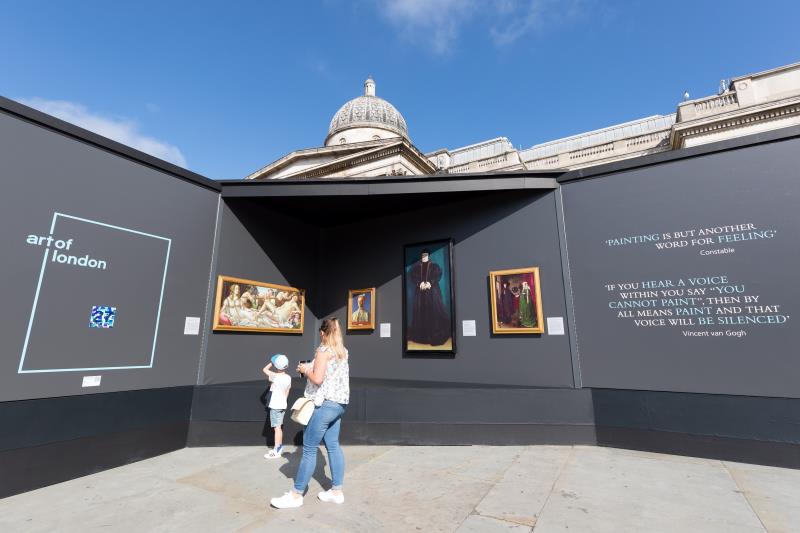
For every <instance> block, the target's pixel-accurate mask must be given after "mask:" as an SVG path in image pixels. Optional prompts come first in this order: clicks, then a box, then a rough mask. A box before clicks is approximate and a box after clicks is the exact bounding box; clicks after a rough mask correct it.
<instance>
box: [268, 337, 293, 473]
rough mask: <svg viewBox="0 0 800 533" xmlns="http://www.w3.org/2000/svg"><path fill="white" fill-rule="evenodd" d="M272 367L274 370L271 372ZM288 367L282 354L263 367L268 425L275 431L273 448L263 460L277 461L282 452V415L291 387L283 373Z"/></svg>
mask: <svg viewBox="0 0 800 533" xmlns="http://www.w3.org/2000/svg"><path fill="white" fill-rule="evenodd" d="M273 365H274V366H275V370H274V371H273V370H272V367H273ZM288 366H289V358H288V357H286V356H285V355H283V354H282V353H276V354H275V355H273V356H272V357H271V358H270V362H269V363H268V364H267V366H265V367H264V374H266V376H267V379H269V381H270V383H272V384H271V385H270V386H269V390H270V392H272V395H271V396H270V399H269V424H270V426H272V428H273V429H274V430H275V447H274V448H273V449H272V450H270V451H269V452H268V453H266V454H264V458H265V459H277V458H278V457H280V456H281V452H282V451H283V415H284V414H285V413H286V406H287V398H288V397H289V389H290V388H291V386H292V376H290V375H289V374H287V373H286V372H285V370H286V368H287V367H288Z"/></svg>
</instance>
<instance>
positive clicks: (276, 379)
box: [269, 374, 292, 409]
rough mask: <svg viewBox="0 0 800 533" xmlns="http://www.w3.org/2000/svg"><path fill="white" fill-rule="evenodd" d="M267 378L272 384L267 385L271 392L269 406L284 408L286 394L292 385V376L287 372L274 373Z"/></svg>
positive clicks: (271, 407)
mask: <svg viewBox="0 0 800 533" xmlns="http://www.w3.org/2000/svg"><path fill="white" fill-rule="evenodd" d="M269 380H270V381H271V382H272V385H270V386H269V390H270V391H271V392H272V396H271V397H270V399H269V408H270V409H286V396H287V395H288V393H289V388H290V387H291V386H292V376H290V375H289V374H274V375H273V376H270V378H269Z"/></svg>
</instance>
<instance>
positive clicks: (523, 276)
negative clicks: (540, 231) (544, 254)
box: [489, 267, 544, 334]
mask: <svg viewBox="0 0 800 533" xmlns="http://www.w3.org/2000/svg"><path fill="white" fill-rule="evenodd" d="M489 283H490V285H491V293H492V333H496V334H503V333H544V322H543V320H544V318H543V317H542V298H541V289H540V287H539V267H528V268H515V269H512V270H496V271H494V272H490V273H489Z"/></svg>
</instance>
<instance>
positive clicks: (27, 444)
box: [0, 386, 194, 498]
mask: <svg viewBox="0 0 800 533" xmlns="http://www.w3.org/2000/svg"><path fill="white" fill-rule="evenodd" d="M193 388H194V387H192V386H186V387H175V388H160V389H151V390H134V391H124V392H115V393H108V394H87V395H75V396H66V397H61V398H41V399H36V400H23V401H17V402H3V403H2V404H0V427H3V428H13V430H10V431H3V432H0V472H2V473H3V475H2V476H0V498H2V497H5V496H10V495H12V494H16V493H18V492H23V491H26V490H32V489H36V488H39V487H43V486H45V485H50V484H52V483H58V482H61V481H65V480H68V479H72V478H75V477H79V476H85V475H88V474H91V473H94V472H99V471H101V470H105V469H107V468H113V467H116V466H120V465H124V464H127V463H131V462H133V461H139V460H141V459H146V458H148V457H153V456H155V455H158V454H161V453H166V452H169V451H172V450H177V449H180V448H183V447H184V446H185V445H186V435H187V431H188V427H189V413H190V410H191V404H192V390H193Z"/></svg>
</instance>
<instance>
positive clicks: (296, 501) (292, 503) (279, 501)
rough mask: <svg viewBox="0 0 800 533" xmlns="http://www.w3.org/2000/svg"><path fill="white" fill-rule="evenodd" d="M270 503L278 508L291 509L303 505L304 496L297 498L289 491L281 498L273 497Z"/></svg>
mask: <svg viewBox="0 0 800 533" xmlns="http://www.w3.org/2000/svg"><path fill="white" fill-rule="evenodd" d="M269 503H270V505H272V506H273V507H275V508H277V509H291V508H293V507H300V506H301V505H303V497H302V496H299V497H297V498H295V497H294V496H293V495H292V493H291V492H287V493H286V494H284V495H283V496H281V497H280V498H272V499H271V500H270V501H269Z"/></svg>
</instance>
